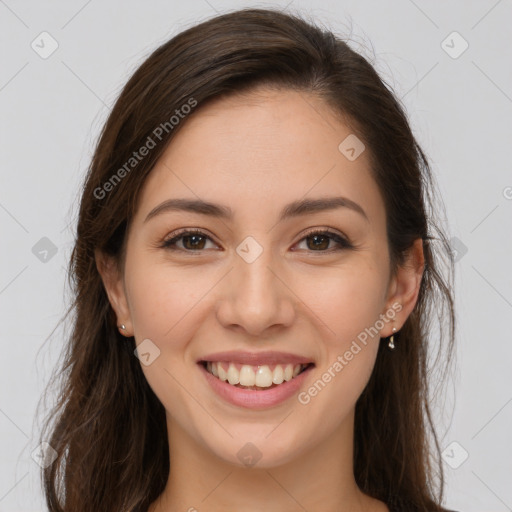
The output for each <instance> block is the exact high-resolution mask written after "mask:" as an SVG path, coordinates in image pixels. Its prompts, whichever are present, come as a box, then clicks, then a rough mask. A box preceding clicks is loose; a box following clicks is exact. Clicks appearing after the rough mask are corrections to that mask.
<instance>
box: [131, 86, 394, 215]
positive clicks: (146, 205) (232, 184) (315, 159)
mask: <svg viewBox="0 0 512 512" xmlns="http://www.w3.org/2000/svg"><path fill="white" fill-rule="evenodd" d="M182 122H183V123H184V124H183V125H182V126H181V128H180V131H179V132H178V133H177V134H176V136H175V137H174V139H173V140H172V141H171V143H170V144H169V146H168V147H167V149H166V150H165V152H164V153H163V155H162V156H161V157H160V159H159V161H158V162H157V164H156V165H155V168H154V169H153V170H152V171H151V173H150V175H149V176H148V178H147V180H146V183H145V185H144V188H143V190H142V192H141V196H140V198H139V208H138V212H137V216H136V217H139V220H140V218H141V217H143V216H145V215H147V213H148V211H150V210H151V209H152V208H153V207H154V206H155V205H156V204H158V203H160V202H162V201H165V200H167V199H169V198H173V197H180V198H181V197H187V198H191V199H198V198H200V199H203V200H210V201H212V202H216V203H222V204H225V205H227V206H230V208H231V209H232V210H233V211H234V212H235V215H236V214H237V212H239V213H240V215H244V213H247V215H249V214H251V215H254V213H255V208H256V209H257V211H256V213H258V214H259V215H262V214H263V213H271V212H276V213H277V212H278V211H280V207H281V205H282V204H285V203H289V202H292V201H296V200H297V199H300V198H303V197H305V196H306V197H307V196H311V197H315V198H316V197H326V196H334V195H337V196H339V195H342V196H345V197H348V198H350V199H351V200H353V201H356V202H358V203H359V204H362V205H364V206H363V208H364V209H365V210H366V212H367V214H368V216H369V217H370V216H373V217H377V218H379V217H381V216H382V215H383V213H384V205H383V202H382V199H381V196H380V192H379V190H378V187H377V185H376V183H375V181H374V180H373V178H372V176H371V173H370V163H369V162H370V158H369V154H368V151H367V150H364V151H363V152H362V153H361V154H360V156H358V157H357V158H356V159H355V160H349V159H348V158H347V157H346V156H345V155H344V154H343V153H342V152H341V151H340V149H339V146H340V143H342V141H344V140H346V139H347V137H350V136H351V137H353V136H354V134H353V133H352V131H351V128H350V127H349V126H348V125H346V124H344V123H343V122H342V121H341V120H340V118H339V116H336V115H335V114H334V112H333V111H332V110H331V109H330V108H329V107H328V106H327V105H326V104H325V103H324V102H323V101H321V100H319V99H318V98H317V97H315V96H313V95H311V94H308V93H305V92H297V91H290V90H280V91H276V90H265V89H263V90H261V89H260V90H257V91H254V92H250V93H244V94H238V95H236V96H230V97H227V98H222V99H218V100H215V101H212V102H209V103H208V104H206V105H203V106H201V105H199V106H198V107H197V110H196V111H195V112H194V115H192V116H190V118H189V119H185V120H184V121H182ZM349 140H351V139H349Z"/></svg>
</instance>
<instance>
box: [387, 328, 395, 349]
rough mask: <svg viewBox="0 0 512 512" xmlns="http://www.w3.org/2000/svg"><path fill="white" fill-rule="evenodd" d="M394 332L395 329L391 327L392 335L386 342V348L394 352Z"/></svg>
mask: <svg viewBox="0 0 512 512" xmlns="http://www.w3.org/2000/svg"><path fill="white" fill-rule="evenodd" d="M395 332H396V327H393V334H392V335H391V337H390V338H389V342H388V347H389V349H390V350H395Z"/></svg>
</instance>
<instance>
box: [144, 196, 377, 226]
mask: <svg viewBox="0 0 512 512" xmlns="http://www.w3.org/2000/svg"><path fill="white" fill-rule="evenodd" d="M337 208H348V209H350V210H353V211H355V212H357V213H359V214H360V215H362V216H363V217H364V218H365V219H366V221H368V222H369V219H368V216H367V215H366V212H365V211H364V210H363V208H362V207H361V206H360V205H359V204H357V203H356V202H354V201H352V200H351V199H348V198H346V197H323V198H318V199H301V200H298V201H293V202H292V203H290V204H287V205H286V206H285V207H284V208H283V209H282V210H281V213H280V214H279V219H278V222H282V221H283V220H286V219H290V218H293V217H299V216H301V215H307V214H310V213H318V212H323V211H329V210H334V209H337ZM169 211H185V212H191V213H198V214H200V215H209V216H211V217H215V218H218V219H227V220H231V219H232V218H233V211H232V210H231V208H229V207H228V206H223V205H220V204H215V203H210V202H208V201H203V200H200V199H178V198H176V199H168V200H167V201H164V202H163V203H161V204H159V205H158V206H156V207H155V208H153V209H152V210H151V211H150V212H149V213H148V215H147V217H146V218H145V220H144V223H146V222H148V221H149V220H150V219H152V218H154V217H156V216H157V215H160V214H162V213H164V212H169Z"/></svg>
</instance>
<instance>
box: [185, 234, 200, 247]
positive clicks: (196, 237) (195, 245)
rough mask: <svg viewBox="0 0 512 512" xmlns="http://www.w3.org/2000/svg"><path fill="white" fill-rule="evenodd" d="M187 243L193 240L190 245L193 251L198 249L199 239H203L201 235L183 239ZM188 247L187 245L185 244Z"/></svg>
mask: <svg viewBox="0 0 512 512" xmlns="http://www.w3.org/2000/svg"><path fill="white" fill-rule="evenodd" d="M185 238H186V240H187V241H190V240H194V241H193V242H192V243H191V244H190V245H191V246H192V248H193V249H197V248H198V242H199V243H200V242H201V240H200V239H201V238H203V237H202V236H201V235H189V236H187V237H185ZM186 245H188V244H186Z"/></svg>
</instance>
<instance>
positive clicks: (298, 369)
mask: <svg viewBox="0 0 512 512" xmlns="http://www.w3.org/2000/svg"><path fill="white" fill-rule="evenodd" d="M433 192H434V184H433V180H432V177H431V174H430V170H429V166H428V162H427V160H426V157H425V156H424V154H423V152H422V151H421V149H420V147H419V146H418V144H417V142H416V140H415V139H414V136H413V134H412V133H411V129H410V127H409V125H408V122H407V119H406V116H405V114H404V112H403V109H402V108H401V106H400V105H399V103H398V102H397V100H396V99H395V98H394V96H393V94H392V93H391V92H390V91H389V90H388V88H387V87H386V85H385V84H384V83H383V82H382V80H381V79H380V78H379V76H378V75H377V73H376V72H375V70H374V69H373V68H372V66H371V65H370V64H369V63H368V62H367V61H366V60H365V59H364V58H363V57H362V56H360V55H358V54H357V53H355V52H354V51H353V50H351V49H350V48H349V46H348V45H347V44H346V43H345V42H344V41H342V40H340V39H337V38H335V37H334V36H333V35H332V34H331V33H329V32H324V31H322V30H320V29H318V28H316V27H315V26H313V25H311V24H310V23H306V22H305V21H303V20H302V19H300V18H298V17H294V16H290V15H287V14H285V13H282V12H279V11H273V10H258V9H253V10H241V11H237V12H232V13H229V14H225V15H221V16H218V17H216V18H213V19H211V20H209V21H207V22H204V23H201V24H199V25H197V26H195V27H192V28H190V29H188V30H186V31H184V32H182V33H181V34H178V35H177V36H176V37H174V38H173V39H171V40H170V41H168V42H167V43H165V44H163V45H162V46H161V47H160V48H158V49H157V50H156V51H155V52H154V53H153V54H152V55H151V56H150V57H149V58H148V59H147V60H146V61H145V62H144V63H143V64H142V65H141V66H140V68H139V69H138V70H137V71H136V72H135V74H134V75H133V77H132V78H131V79H130V80H129V82H128V83H127V85H126V86H125V88H124V90H123V91H122V93H121V95H120V97H119V99H118V100H117V102H116V104H115V106H114V108H113V110H112V113H111V114H110V116H109V118H108V120H107V122H106V124H105V127H104V129H103V132H102V134H101V137H100V140H99V143H98V145H97V148H96V151H95V154H94V157H93V160H92V164H91V167H90V170H89V173H88V175H87V178H86V183H85V186H84V189H83V194H82V200H81V204H80V213H79V220H78V227H77V238H76V245H75V247H74V250H73V253H72V258H71V261H70V275H71V276H73V284H74V291H75V293H76V300H75V302H74V304H73V307H74V309H75V310H76V317H75V320H74V328H73V332H72V335H71V337H70V340H69V345H68V350H67V352H66V354H65V361H64V364H63V379H64V387H63V390H62V394H61V397H60V401H59V404H58V406H57V408H56V409H55V410H54V411H53V412H52V415H51V416H49V418H48V423H47V425H46V429H45V430H44V431H43V437H42V438H43V439H44V440H45V441H48V443H49V444H50V446H51V447H52V448H53V449H55V450H56V453H57V459H56V460H55V461H54V462H53V464H51V465H49V466H48V467H47V468H46V469H45V470H44V472H43V479H44V486H45V493H46V499H47V504H48V507H49V510H51V511H52V512H54V511H66V512H67V511H73V512H79V511H85V510H87V511H91V510H94V511H109V512H113V511H144V512H146V511H150V512H171V511H178V510H190V511H192V510H199V511H200V510H208V511H219V510H240V509H245V510H251V511H260V510H266V511H274V510H275V511H278V510H279V511H282V510H286V511H295V510H308V511H310V512H311V511H319V510H322V511H351V512H354V511H363V510H364V511H372V512H374V511H375V512H381V511H391V512H394V511H399V510H401V511H413V510H418V511H442V510H444V509H443V508H442V506H441V503H442V491H443V478H442V465H441V462H440V458H439V446H438V444H437V438H436V437H435V432H434V431H433V424H432V421H431V416H430V407H429V393H428V391H429V388H428V382H427V370H428V368H427V348H428V342H429V331H430V330H431V329H432V321H433V317H434V314H435V313H436V311H437V312H438V313H439V314H440V315H442V314H446V316H447V319H448V325H449V333H448V338H447V340H446V343H444V342H443V343H442V344H440V346H444V345H446V347H447V351H446V358H445V360H446V362H448V361H449V359H450V354H451V349H452V344H453V339H454V310H453V298H452V295H451V291H450V286H451V283H449V282H447V280H445V278H444V277H443V275H442V272H441V268H440V266H439V264H440V263H443V262H444V261H448V263H449V265H448V269H449V270H453V261H452V255H451V251H450V249H449V245H448V242H447V238H446V236H445V234H444V233H443V231H442V230H441V229H440V228H439V227H438V226H436V224H435V223H434V219H433V217H432V214H431V210H432V199H431V197H432V195H433ZM433 235H437V236H433ZM434 242H439V243H438V244H437V247H436V244H435V243H434ZM450 275H451V274H450ZM441 334H442V331H441ZM442 340H443V336H441V341H442ZM429 440H433V448H434V449H431V445H430V444H429ZM436 477H440V478H439V479H436Z"/></svg>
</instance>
